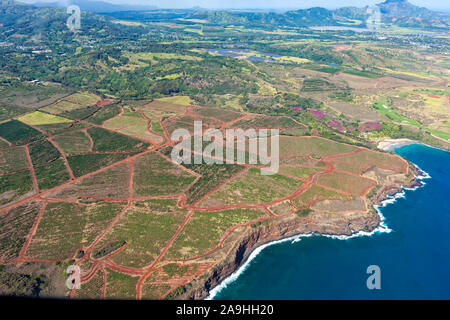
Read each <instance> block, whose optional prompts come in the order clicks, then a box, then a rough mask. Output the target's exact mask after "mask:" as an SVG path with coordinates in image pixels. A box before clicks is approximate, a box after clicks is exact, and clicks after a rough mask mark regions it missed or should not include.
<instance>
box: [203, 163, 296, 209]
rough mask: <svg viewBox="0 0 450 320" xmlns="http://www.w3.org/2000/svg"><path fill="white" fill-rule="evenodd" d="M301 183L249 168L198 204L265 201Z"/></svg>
mask: <svg viewBox="0 0 450 320" xmlns="http://www.w3.org/2000/svg"><path fill="white" fill-rule="evenodd" d="M302 184H303V182H302V181H299V180H295V179H291V178H288V177H285V176H281V175H278V174H275V175H269V176H263V175H261V172H260V170H259V169H253V168H251V169H249V170H248V171H247V172H245V173H244V174H242V175H241V176H239V177H237V178H235V179H233V180H232V181H230V182H228V183H227V184H226V185H225V186H223V187H222V188H221V189H219V190H218V191H216V192H214V193H213V194H211V195H209V196H208V197H206V198H205V199H204V200H202V201H201V202H200V204H199V206H200V207H203V206H209V205H211V204H215V205H225V204H232V203H233V204H235V203H236V204H258V203H267V202H271V201H273V200H275V199H277V198H283V197H286V196H288V195H289V194H291V193H293V192H294V191H295V190H297V189H298V188H300V187H301V185H302Z"/></svg>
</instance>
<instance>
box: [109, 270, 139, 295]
mask: <svg viewBox="0 0 450 320" xmlns="http://www.w3.org/2000/svg"><path fill="white" fill-rule="evenodd" d="M106 274H107V276H106V281H107V283H108V284H107V286H106V295H107V296H108V297H109V298H113V299H125V300H126V299H132V300H134V299H136V284H137V282H138V280H139V278H138V277H132V276H129V275H126V274H123V273H118V272H115V271H113V270H109V269H107V270H106Z"/></svg>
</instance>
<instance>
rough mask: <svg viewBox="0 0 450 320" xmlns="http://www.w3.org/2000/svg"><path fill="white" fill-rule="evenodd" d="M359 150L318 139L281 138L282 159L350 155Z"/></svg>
mask: <svg viewBox="0 0 450 320" xmlns="http://www.w3.org/2000/svg"><path fill="white" fill-rule="evenodd" d="M357 149H358V148H357V147H355V146H352V145H348V144H343V143H338V142H335V141H332V140H327V139H322V138H317V137H283V136H281V137H280V157H281V158H283V157H293V156H306V155H311V156H313V157H315V158H321V157H324V156H328V155H332V154H338V153H349V152H352V151H355V150H357Z"/></svg>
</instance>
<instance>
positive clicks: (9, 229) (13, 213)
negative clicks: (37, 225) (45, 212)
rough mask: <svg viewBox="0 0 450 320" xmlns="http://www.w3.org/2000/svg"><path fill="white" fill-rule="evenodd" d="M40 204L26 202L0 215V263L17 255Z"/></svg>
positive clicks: (39, 208)
mask: <svg viewBox="0 0 450 320" xmlns="http://www.w3.org/2000/svg"><path fill="white" fill-rule="evenodd" d="M42 205H43V204H42V203H41V202H36V201H34V202H28V203H26V204H23V205H21V206H18V207H15V208H12V209H10V210H7V211H6V212H3V213H2V214H1V215H0V248H1V250H0V263H1V264H6V263H8V262H9V261H11V260H12V259H16V258H17V257H18V256H19V252H20V251H21V250H22V248H23V245H24V244H25V241H26V239H27V236H28V233H29V232H30V229H31V227H32V226H33V223H34V221H35V220H36V217H37V216H38V214H39V211H40V210H41V207H42Z"/></svg>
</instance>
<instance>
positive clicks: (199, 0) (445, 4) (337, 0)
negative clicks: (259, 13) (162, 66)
mask: <svg viewBox="0 0 450 320" xmlns="http://www.w3.org/2000/svg"><path fill="white" fill-rule="evenodd" d="M25 1H26V2H36V1H37V0H25ZM40 1H47V2H56V1H58V0H40ZM100 1H107V2H112V3H120V4H147V5H156V6H158V7H160V8H190V7H193V6H200V7H203V8H309V7H315V6H320V7H326V8H338V7H344V6H357V7H363V6H365V5H368V4H376V3H380V2H383V1H384V0H309V1H308V0H100ZM410 2H411V3H412V4H415V5H417V6H421V7H427V8H430V9H450V1H448V0H410Z"/></svg>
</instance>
